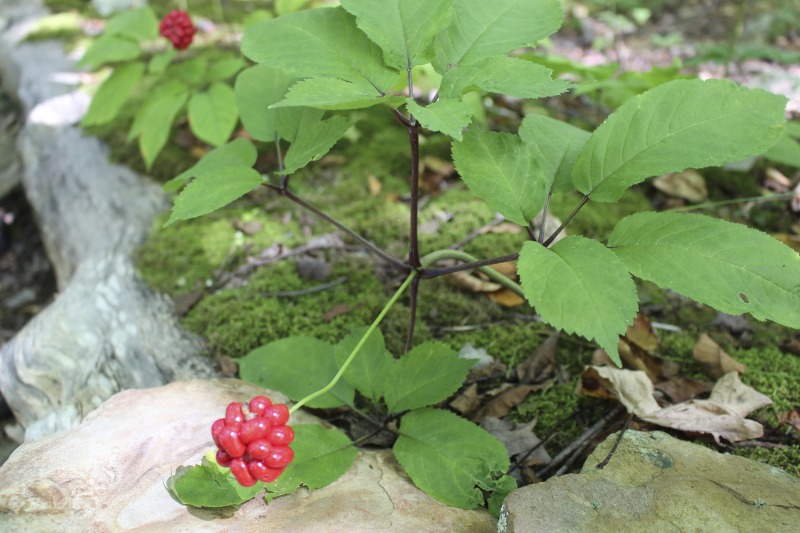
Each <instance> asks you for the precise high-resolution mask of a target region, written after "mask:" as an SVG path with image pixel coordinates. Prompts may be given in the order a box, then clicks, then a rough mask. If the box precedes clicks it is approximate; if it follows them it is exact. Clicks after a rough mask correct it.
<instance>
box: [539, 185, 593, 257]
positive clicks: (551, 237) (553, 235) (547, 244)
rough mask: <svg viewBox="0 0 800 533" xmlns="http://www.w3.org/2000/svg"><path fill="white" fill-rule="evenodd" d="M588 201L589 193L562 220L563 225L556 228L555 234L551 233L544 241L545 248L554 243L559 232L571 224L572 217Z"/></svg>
mask: <svg viewBox="0 0 800 533" xmlns="http://www.w3.org/2000/svg"><path fill="white" fill-rule="evenodd" d="M588 201H589V195H585V196H584V197H583V199H582V200H581V203H579V204H578V206H577V207H576V208H575V209H573V210H572V213H570V214H569V216H568V217H567V219H566V220H565V221H564V222H562V223H561V225H560V226H559V227H558V229H556V230H555V231H554V232H553V234H552V235H550V237H548V238H547V240H546V241H544V242H543V243H542V244H543V245H544V247H545V248H547V247H548V246H550V244H552V242H553V241H554V240H555V238H556V237H558V234H559V233H561V232H562V231H564V228H566V227H567V224H569V222H570V220H572V218H573V217H574V216H575V215H577V214H578V211H580V210H581V208H582V207H583V206H585V205H586V202H588Z"/></svg>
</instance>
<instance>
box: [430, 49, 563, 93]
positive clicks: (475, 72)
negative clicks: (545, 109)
mask: <svg viewBox="0 0 800 533" xmlns="http://www.w3.org/2000/svg"><path fill="white" fill-rule="evenodd" d="M552 74H553V71H552V70H550V69H549V68H546V67H543V66H542V65H537V64H536V63H532V62H530V61H525V60H524V59H516V58H513V57H507V56H496V57H487V58H486V59H482V60H480V61H477V62H475V63H469V64H467V65H462V66H458V67H455V68H452V69H450V70H448V71H447V72H446V73H445V74H444V77H443V78H442V86H441V89H440V90H439V96H440V97H442V98H459V97H460V96H461V95H462V94H464V93H466V92H469V91H478V90H481V91H486V92H490V93H501V94H507V95H509V96H515V97H517V98H544V97H546V96H555V95H558V94H561V93H563V92H564V91H566V90H567V89H569V87H570V83H569V82H568V81H566V80H554V79H552V77H551V76H552Z"/></svg>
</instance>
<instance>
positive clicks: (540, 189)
mask: <svg viewBox="0 0 800 533" xmlns="http://www.w3.org/2000/svg"><path fill="white" fill-rule="evenodd" d="M453 162H454V163H455V165H456V169H458V173H459V174H460V175H461V179H463V180H464V181H465V182H466V184H467V185H468V186H469V188H470V190H471V191H472V192H473V193H475V194H476V195H477V196H479V197H480V198H482V199H483V201H484V202H486V203H487V204H489V207H491V208H492V209H494V210H495V211H498V212H499V213H500V214H502V215H503V216H504V217H506V218H507V219H508V220H511V221H513V222H516V223H517V224H520V225H523V226H526V225H527V224H528V222H529V221H530V220H531V219H532V218H533V217H535V216H536V213H538V212H539V210H540V209H541V208H542V207H543V206H544V199H545V195H546V191H545V186H546V185H547V184H546V183H545V180H544V175H543V174H542V170H541V168H539V164H538V163H537V162H536V159H534V157H533V155H532V154H531V152H530V150H528V147H527V146H526V145H525V143H523V142H522V139H520V138H519V137H518V136H516V135H512V134H510V133H494V132H474V131H468V132H467V133H466V134H465V135H464V140H463V141H460V142H455V143H453Z"/></svg>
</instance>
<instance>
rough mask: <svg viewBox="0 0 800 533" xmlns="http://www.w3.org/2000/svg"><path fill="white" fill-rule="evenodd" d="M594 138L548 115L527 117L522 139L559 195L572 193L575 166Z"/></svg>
mask: <svg viewBox="0 0 800 533" xmlns="http://www.w3.org/2000/svg"><path fill="white" fill-rule="evenodd" d="M590 135H591V134H590V133H589V132H588V131H584V130H582V129H580V128H576V127H575V126H572V125H570V124H567V123H566V122H563V121H561V120H555V119H552V118H550V117H546V116H544V115H537V114H533V113H532V114H529V115H526V116H525V118H524V119H523V121H522V124H521V125H520V127H519V136H520V137H521V138H522V140H523V141H525V143H526V144H527V145H528V149H530V151H531V153H532V154H533V156H534V157H535V158H536V160H537V161H539V165H540V166H541V167H542V173H543V174H544V177H545V181H546V183H547V184H548V187H549V188H551V189H552V191H553V192H555V193H564V192H569V191H571V190H572V189H574V188H575V187H574V186H573V185H572V166H573V165H574V164H575V160H576V159H577V158H578V153H580V151H581V149H582V148H583V145H584V144H586V141H587V140H588V139H589V136H590Z"/></svg>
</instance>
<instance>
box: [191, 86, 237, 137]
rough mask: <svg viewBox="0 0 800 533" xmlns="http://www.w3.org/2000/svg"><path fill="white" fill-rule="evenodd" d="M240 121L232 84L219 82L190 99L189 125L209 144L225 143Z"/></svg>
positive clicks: (193, 131) (196, 134) (197, 135)
mask: <svg viewBox="0 0 800 533" xmlns="http://www.w3.org/2000/svg"><path fill="white" fill-rule="evenodd" d="M238 121H239V112H238V110H237V108H236V97H235V96H234V94H233V89H231V87H230V85H228V84H226V83H222V82H217V83H214V84H212V85H211V87H209V88H208V91H205V92H201V93H194V94H193V95H192V97H191V98H190V99H189V127H190V128H191V130H192V133H194V134H195V136H196V137H197V138H198V139H201V140H203V141H205V142H207V143H208V144H211V145H214V146H219V145H221V144H224V143H225V142H226V141H227V140H228V139H229V138H230V136H231V134H232V133H233V129H234V128H235V127H236V123H237V122H238Z"/></svg>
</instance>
